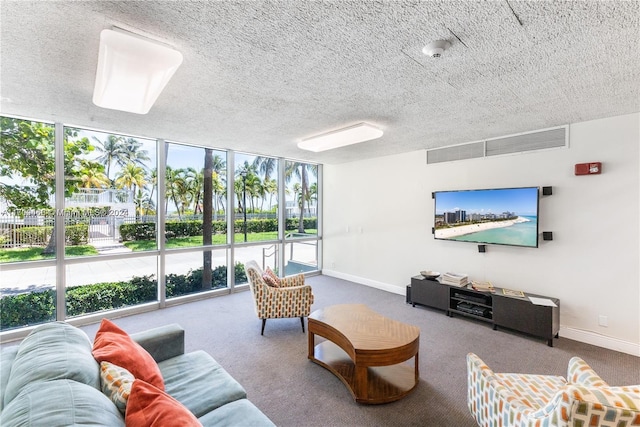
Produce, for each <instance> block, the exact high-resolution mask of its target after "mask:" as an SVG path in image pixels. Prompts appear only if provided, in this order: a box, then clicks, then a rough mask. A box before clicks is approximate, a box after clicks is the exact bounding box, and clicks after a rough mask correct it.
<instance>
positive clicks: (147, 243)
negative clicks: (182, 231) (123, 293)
mask: <svg viewBox="0 0 640 427" xmlns="http://www.w3.org/2000/svg"><path fill="white" fill-rule="evenodd" d="M277 238H278V233H277V232H276V231H269V232H264V233H248V234H247V241H249V242H262V241H265V240H276V239H277ZM235 239H236V240H235V241H236V242H243V241H244V234H243V233H236V235H235ZM211 240H212V243H213V244H214V245H224V244H226V243H227V235H226V234H216V235H214V236H213V238H212V239H211ZM124 245H125V246H126V247H127V248H129V249H131V250H132V251H134V252H135V251H153V250H155V249H157V248H156V242H155V240H137V241H134V242H124ZM194 246H202V236H189V237H177V238H175V239H169V240H168V241H167V243H166V245H165V247H166V248H167V249H175V248H186V247H194Z"/></svg>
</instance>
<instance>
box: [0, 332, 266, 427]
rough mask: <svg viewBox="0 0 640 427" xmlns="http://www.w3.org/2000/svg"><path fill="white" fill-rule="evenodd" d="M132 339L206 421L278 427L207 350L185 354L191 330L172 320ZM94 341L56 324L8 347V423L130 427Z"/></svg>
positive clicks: (2, 360)
mask: <svg viewBox="0 0 640 427" xmlns="http://www.w3.org/2000/svg"><path fill="white" fill-rule="evenodd" d="M131 338H132V339H133V340H134V341H135V342H137V343H138V344H140V345H141V346H142V347H143V348H144V349H145V350H147V351H148V352H149V354H151V356H152V357H153V358H154V360H155V361H156V362H157V364H158V367H159V368H160V372H161V373H162V376H163V380H164V385H165V391H166V393H168V394H169V395H170V396H172V397H173V398H175V399H176V400H178V401H179V402H180V403H182V405H184V406H185V407H186V408H187V409H189V410H190V411H191V413H193V414H194V415H195V416H196V417H197V418H198V420H199V421H200V423H202V425H204V426H213V425H215V426H274V424H273V423H272V422H271V421H270V420H269V418H267V417H266V416H265V415H264V414H263V413H262V412H261V411H260V410H259V409H258V408H257V407H256V406H254V405H253V404H252V403H251V402H250V401H249V400H247V394H246V391H245V390H244V388H243V387H242V386H241V385H240V384H239V383H238V382H237V381H236V380H234V379H233V377H231V375H229V374H228V373H227V372H226V371H225V370H224V369H223V368H222V366H220V365H219V364H218V363H217V362H216V361H215V360H214V359H213V358H212V357H211V356H210V355H209V354H207V353H206V352H204V351H194V352H191V353H185V351H184V330H183V329H182V328H181V327H180V326H178V325H176V324H172V325H167V326H162V327H159V328H155V329H151V330H148V331H145V332H142V333H138V334H132V335H131ZM91 349H92V343H91V341H90V340H89V338H88V336H87V335H86V334H85V333H84V332H83V331H82V330H80V329H78V328H75V327H73V326H71V325H69V324H66V323H63V322H53V323H48V324H44V325H41V326H39V327H37V328H36V329H34V330H33V331H32V332H31V333H30V334H29V335H28V336H27V337H26V338H25V339H24V340H23V341H22V342H21V343H20V344H19V345H15V346H8V347H7V346H5V348H3V349H2V351H1V352H0V425H1V426H3V427H13V426H48V427H51V426H71V425H93V426H109V427H117V426H124V425H125V422H124V417H123V415H122V414H121V412H120V411H119V410H118V408H117V407H116V405H115V404H114V403H113V402H112V401H111V400H110V399H109V398H108V397H107V396H106V395H105V394H103V393H102V391H101V386H100V367H99V364H98V362H96V360H95V359H94V358H93V356H92V353H91Z"/></svg>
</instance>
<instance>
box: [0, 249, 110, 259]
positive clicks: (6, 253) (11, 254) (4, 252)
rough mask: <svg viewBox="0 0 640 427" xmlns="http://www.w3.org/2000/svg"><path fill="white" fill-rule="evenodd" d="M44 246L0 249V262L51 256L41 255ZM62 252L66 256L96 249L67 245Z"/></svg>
mask: <svg viewBox="0 0 640 427" xmlns="http://www.w3.org/2000/svg"><path fill="white" fill-rule="evenodd" d="M43 250H44V248H41V247H35V248H17V249H0V263H2V262H20V261H38V260H43V259H50V258H53V257H54V256H53V255H42V251H43ZM64 254H65V256H67V257H74V256H89V255H97V254H98V251H97V250H96V248H94V247H93V246H89V245H85V246H67V247H66V248H64Z"/></svg>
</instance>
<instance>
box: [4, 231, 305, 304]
mask: <svg viewBox="0 0 640 427" xmlns="http://www.w3.org/2000/svg"><path fill="white" fill-rule="evenodd" d="M293 245H294V249H293V255H294V256H293V258H292V259H293V260H296V261H300V262H303V263H311V264H313V263H315V262H316V252H315V250H316V249H315V248H316V247H315V245H309V244H302V243H296V244H293ZM99 246H100V248H99V253H104V254H113V253H122V252H130V251H129V250H128V249H127V248H125V247H124V246H122V245H118V244H117V243H113V242H110V243H109V244H102V245H99ZM289 247H290V246H289V245H287V249H289ZM262 249H263V247H262V246H255V247H248V248H235V258H236V262H242V263H244V262H246V261H248V260H256V261H257V262H258V264H261V263H262ZM290 255H291V254H290V253H289V252H288V251H287V259H289V257H290ZM226 262H227V260H226V250H224V249H221V250H214V251H213V259H212V264H213V266H214V267H215V266H219V265H225V264H226ZM267 263H268V265H270V266H271V267H272V268H273V267H274V260H273V257H270V258H268V259H267ZM201 267H202V255H201V253H180V254H168V255H167V256H166V267H165V272H166V273H167V274H171V273H173V274H186V273H188V272H189V270H195V269H198V268H201ZM66 268H67V270H66V282H67V286H77V285H87V284H91V283H100V282H114V281H127V280H130V279H131V278H132V277H133V276H145V275H152V274H153V275H156V274H157V257H142V258H138V257H135V258H127V259H119V260H110V261H100V260H99V256H96V257H95V260H94V259H92V260H91V262H87V263H83V264H71V265H67V267H66ZM1 269H2V265H1V264H0V270H1ZM55 270H56V269H55V267H53V266H52V267H39V268H29V269H24V270H13V271H0V294H2V295H8V294H18V293H23V292H30V291H37V290H44V289H51V288H54V284H55V280H56V273H55Z"/></svg>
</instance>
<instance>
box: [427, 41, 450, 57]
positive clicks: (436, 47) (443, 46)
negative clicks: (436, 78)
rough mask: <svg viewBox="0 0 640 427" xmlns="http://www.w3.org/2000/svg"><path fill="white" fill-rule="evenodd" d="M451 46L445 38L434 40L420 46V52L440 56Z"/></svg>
mask: <svg viewBox="0 0 640 427" xmlns="http://www.w3.org/2000/svg"><path fill="white" fill-rule="evenodd" d="M449 46H451V43H449V42H448V41H446V40H436V41H434V42H431V43H429V44H428V45H426V46H425V47H423V48H422V53H424V54H425V55H427V56H430V57H432V58H440V57H441V56H442V54H443V53H444V51H445V50H447V49H448V48H449Z"/></svg>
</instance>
